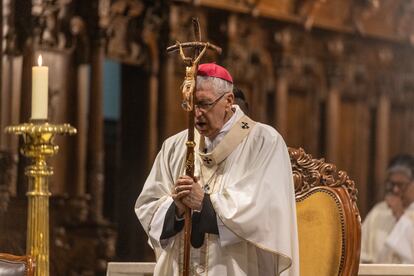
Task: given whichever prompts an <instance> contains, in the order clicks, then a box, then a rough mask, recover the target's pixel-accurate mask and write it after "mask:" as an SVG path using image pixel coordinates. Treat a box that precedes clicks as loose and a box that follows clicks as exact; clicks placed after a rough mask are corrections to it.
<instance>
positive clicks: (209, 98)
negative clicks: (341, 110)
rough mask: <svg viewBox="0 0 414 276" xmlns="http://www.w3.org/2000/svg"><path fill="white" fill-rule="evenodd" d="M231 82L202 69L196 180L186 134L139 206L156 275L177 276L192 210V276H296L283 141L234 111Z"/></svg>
mask: <svg viewBox="0 0 414 276" xmlns="http://www.w3.org/2000/svg"><path fill="white" fill-rule="evenodd" d="M232 89H233V80H232V77H231V75H230V74H229V72H228V71H227V70H226V69H225V68H223V67H221V66H219V65H216V64H201V65H200V66H199V70H198V76H197V89H196V94H195V127H196V129H197V132H196V139H195V141H196V142H197V146H196V158H195V159H196V161H195V177H194V179H193V178H191V177H188V176H186V175H184V172H185V163H184V162H185V155H186V154H185V153H186V146H185V143H186V140H187V131H182V132H180V133H178V134H176V135H174V136H172V137H170V138H168V139H167V140H166V141H165V142H164V144H163V146H162V149H161V151H160V153H159V154H158V156H157V158H156V160H155V162H154V165H153V168H152V170H151V173H150V175H149V176H148V179H147V181H146V183H145V185H144V188H143V190H142V193H141V195H140V196H139V197H138V200H137V202H136V206H135V211H136V214H137V216H138V218H139V220H140V222H141V224H142V225H143V227H144V229H145V231H146V232H147V234H148V236H149V242H150V244H151V246H152V247H153V248H154V250H155V253H156V257H157V264H156V267H155V274H154V275H177V276H178V275H180V274H181V270H182V263H183V259H182V258H183V231H182V229H183V218H182V216H183V213H184V209H185V206H187V207H189V208H191V209H192V233H191V245H192V248H191V258H190V271H191V273H190V274H191V275H207V274H208V275H213V276H214V275H215V276H221V275H230V276H231V275H234V276H243V275H249V276H255V275H286V276H287V275H291V276H297V275H299V257H298V239H297V226H296V210H295V198H294V187H293V179H292V172H291V165H290V159H289V155H288V152H287V148H286V145H285V142H284V141H283V139H282V137H281V136H280V134H279V133H278V132H277V131H276V130H275V129H273V128H272V127H270V126H268V125H264V124H261V123H258V122H254V121H252V120H251V119H250V118H249V117H247V116H246V115H245V114H244V113H243V112H242V111H241V109H240V108H239V107H238V106H237V105H233V102H234V95H233V92H232Z"/></svg>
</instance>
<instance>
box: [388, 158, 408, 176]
mask: <svg viewBox="0 0 414 276" xmlns="http://www.w3.org/2000/svg"><path fill="white" fill-rule="evenodd" d="M387 172H388V173H395V172H401V173H404V174H405V175H406V176H407V177H409V178H410V179H412V178H413V176H414V156H412V155H410V154H400V155H397V156H395V157H394V158H393V159H392V160H391V162H390V164H389V165H388V169H387Z"/></svg>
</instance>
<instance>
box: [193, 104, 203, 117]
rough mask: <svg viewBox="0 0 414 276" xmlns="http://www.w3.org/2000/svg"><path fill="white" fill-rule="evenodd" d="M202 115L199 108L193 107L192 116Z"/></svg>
mask: <svg viewBox="0 0 414 276" xmlns="http://www.w3.org/2000/svg"><path fill="white" fill-rule="evenodd" d="M202 114H203V113H202V112H201V111H200V109H199V108H197V107H196V106H194V116H195V117H200V116H201V115H202Z"/></svg>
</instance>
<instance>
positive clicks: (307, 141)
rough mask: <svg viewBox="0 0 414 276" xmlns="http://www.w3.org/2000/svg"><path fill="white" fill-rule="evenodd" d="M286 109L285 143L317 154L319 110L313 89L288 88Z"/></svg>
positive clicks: (318, 152)
mask: <svg viewBox="0 0 414 276" xmlns="http://www.w3.org/2000/svg"><path fill="white" fill-rule="evenodd" d="M288 111H289V116H288V124H287V137H285V140H286V143H287V145H289V146H291V147H302V148H304V149H306V151H307V152H309V153H311V154H313V155H315V156H316V155H319V154H320V149H319V148H318V142H319V139H320V137H321V136H322V135H321V133H320V125H321V116H320V112H321V111H320V106H319V102H318V100H317V98H316V97H315V96H314V91H310V90H302V91H301V90H294V89H290V90H289V94H288Z"/></svg>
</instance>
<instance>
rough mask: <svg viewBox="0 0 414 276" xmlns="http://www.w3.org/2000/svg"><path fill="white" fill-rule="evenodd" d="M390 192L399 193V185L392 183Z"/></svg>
mask: <svg viewBox="0 0 414 276" xmlns="http://www.w3.org/2000/svg"><path fill="white" fill-rule="evenodd" d="M392 192H393V194H395V195H399V194H400V193H401V189H400V187H399V186H398V185H393V186H392Z"/></svg>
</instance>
